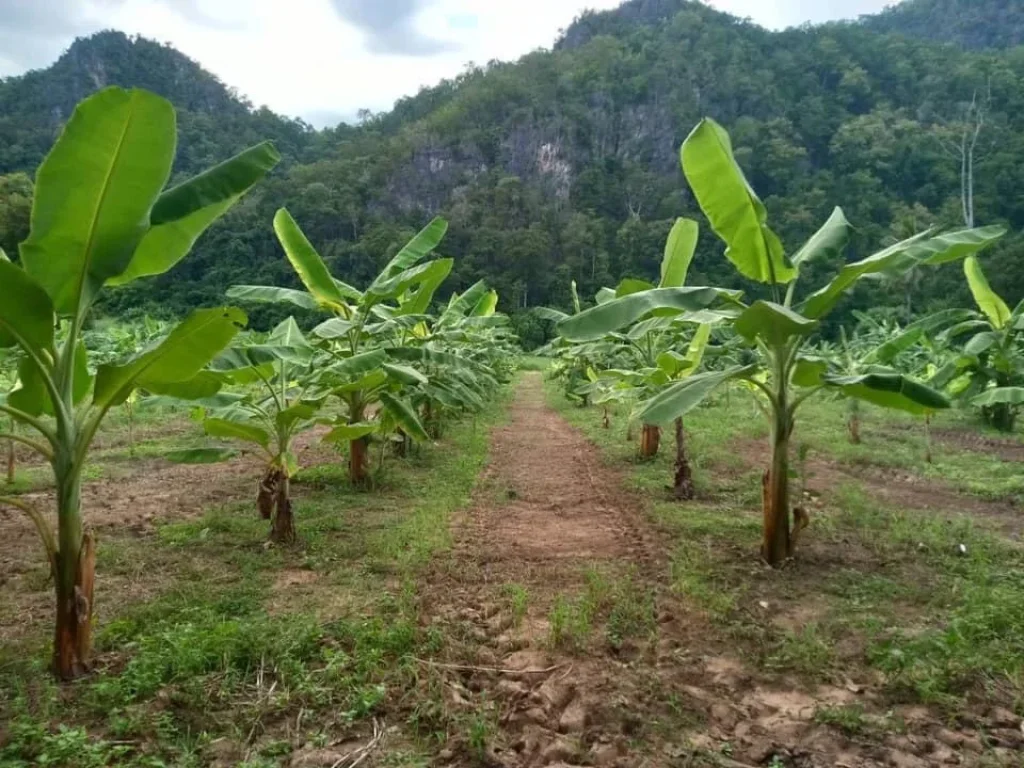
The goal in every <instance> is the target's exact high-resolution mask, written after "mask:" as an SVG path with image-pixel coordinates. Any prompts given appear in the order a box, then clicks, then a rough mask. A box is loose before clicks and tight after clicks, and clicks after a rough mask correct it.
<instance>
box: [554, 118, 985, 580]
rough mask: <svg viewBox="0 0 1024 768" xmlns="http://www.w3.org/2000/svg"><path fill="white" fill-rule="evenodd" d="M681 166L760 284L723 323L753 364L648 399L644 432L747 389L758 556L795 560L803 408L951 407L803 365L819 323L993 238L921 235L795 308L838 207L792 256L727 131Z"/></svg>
mask: <svg viewBox="0 0 1024 768" xmlns="http://www.w3.org/2000/svg"><path fill="white" fill-rule="evenodd" d="M680 160H681V163H682V167H683V173H684V174H685V176H686V178H687V180H688V182H689V184H690V187H691V189H692V190H693V193H694V195H695V197H696V200H697V202H698V204H699V205H700V207H701V209H702V210H703V212H704V214H705V216H706V217H707V218H708V220H709V222H710V224H711V227H712V229H713V230H714V231H715V233H716V234H717V235H718V237H719V238H720V239H721V240H723V241H724V243H725V245H726V250H725V256H726V258H727V259H728V260H729V261H730V262H731V263H732V264H733V266H734V267H735V268H736V270H737V271H738V272H739V273H740V274H741V275H742V276H743V277H745V278H747V279H749V280H751V281H753V282H755V283H758V284H761V285H764V286H765V288H764V289H763V290H765V291H766V293H767V294H768V298H766V299H759V300H756V301H754V302H752V303H751V304H749V305H747V304H743V303H742V302H740V301H739V300H738V299H735V302H736V305H737V308H738V310H739V311H738V313H737V314H736V316H735V317H734V319H732V320H730V321H729V324H730V325H731V327H732V328H733V329H734V330H735V332H736V333H737V334H738V336H740V337H742V339H743V340H744V341H745V343H746V344H747V345H748V346H749V350H750V352H751V360H752V362H750V363H749V364H744V365H739V366H733V367H730V368H727V369H724V370H714V371H706V372H703V373H697V374H695V375H693V376H690V377H688V378H686V379H684V380H682V381H680V382H678V383H676V384H674V385H672V386H671V387H669V388H667V389H666V390H664V391H663V392H660V393H659V394H657V395H655V396H654V397H652V398H651V399H649V400H648V401H646V403H645V404H644V405H643V406H642V408H641V411H640V415H641V418H643V419H644V420H645V421H648V422H650V423H655V424H668V423H671V422H672V421H673V420H675V419H676V418H678V417H680V416H683V415H685V414H686V413H687V412H688V411H690V410H692V409H693V408H695V407H697V406H698V405H699V404H700V403H701V402H702V401H703V400H704V399H705V398H706V397H707V396H708V395H709V394H711V393H712V392H713V391H714V390H715V389H717V388H718V387H720V386H722V385H724V384H726V383H727V382H731V381H736V380H741V381H745V382H749V384H750V385H752V386H753V387H756V389H757V391H758V392H759V393H760V399H759V400H758V401H757V402H758V407H759V408H760V409H761V411H762V412H763V413H764V415H765V417H766V418H767V420H768V422H769V426H770V438H769V441H770V442H769V451H770V461H769V466H768V468H767V470H766V471H765V472H764V475H763V477H762V507H763V513H764V526H763V541H762V547H761V555H762V557H763V558H764V560H765V561H766V562H768V563H769V564H771V565H773V566H778V565H780V564H782V563H783V562H784V561H785V560H786V559H788V558H789V557H791V556H792V555H793V553H794V550H795V546H796V542H797V537H798V535H799V533H800V531H801V530H802V529H803V528H804V527H805V526H806V525H807V523H808V520H807V517H806V514H805V513H804V512H803V511H802V510H801V508H800V507H796V508H794V509H793V510H792V512H793V514H794V520H793V521H792V524H791V520H790V513H791V509H790V494H789V461H790V457H789V453H790V451H789V448H790V440H791V437H792V435H793V429H794V426H795V423H796V415H797V412H798V410H799V408H800V406H801V405H802V404H803V403H804V402H806V401H807V399H808V398H809V397H811V396H813V395H815V394H816V393H818V392H821V391H823V390H832V391H835V392H839V393H841V394H843V395H844V396H847V397H855V398H859V399H862V400H866V401H868V402H872V403H875V404H877V405H880V406H883V407H888V408H898V409H902V410H905V411H909V412H911V413H918V414H921V413H926V412H928V411H929V410H935V409H941V408H947V407H949V405H950V403H949V400H948V399H947V398H946V397H945V396H944V395H942V394H940V393H939V392H936V391H934V390H933V389H931V388H929V387H927V386H925V385H923V384H921V383H920V382H918V381H915V380H914V379H912V378H910V377H909V376H906V375H904V374H901V373H898V372H893V373H863V374H860V375H853V376H850V375H843V374H842V373H841V372H838V371H835V370H832V369H830V361H829V360H822V359H820V358H816V357H814V356H811V355H808V354H805V352H804V350H805V347H807V345H808V342H809V340H810V339H811V337H812V336H813V335H814V334H815V333H816V332H817V330H818V328H819V326H820V323H821V320H822V318H824V317H825V316H826V315H828V313H829V312H831V311H832V310H833V309H834V308H835V306H836V305H837V304H838V303H839V301H840V300H841V299H842V298H843V296H844V295H845V294H846V293H847V292H848V291H849V290H850V289H851V288H852V287H853V286H854V285H856V284H857V283H858V282H859V281H860V280H861V279H863V278H865V277H867V276H868V275H873V274H882V273H889V274H892V273H899V272H903V271H906V270H908V269H911V268H914V267H918V266H925V265H934V264H942V263H946V262H951V261H954V260H957V259H962V258H964V257H967V256H969V255H971V254H974V253H977V252H978V251H980V250H982V249H983V248H985V247H986V246H988V245H990V244H991V243H993V242H995V241H996V240H998V239H999V238H1000V237H1002V235H1003V234H1004V230H1003V229H1001V228H998V227H986V228H981V229H970V230H962V231H957V232H949V233H945V234H938V235H937V234H935V233H933V232H930V231H929V232H923V233H921V234H919V235H916V236H914V237H911V238H909V239H907V240H904V241H902V242H899V243H896V244H894V245H892V246H890V247H888V248H885V249H884V250H882V251H880V252H878V253H875V254H873V255H871V256H869V257H867V258H865V259H862V260H860V261H855V262H852V263H847V264H845V265H844V266H843V267H841V268H840V270H839V272H838V274H837V275H836V276H835V277H834V278H833V279H832V280H831V281H830V282H828V283H827V284H825V285H824V286H822V287H821V288H819V289H817V290H815V291H813V292H811V293H809V294H808V295H806V296H803V297H802V298H799V299H798V296H797V290H796V289H797V284H798V279H799V277H800V274H801V271H802V269H803V267H804V266H805V265H807V264H809V263H811V262H812V261H814V260H818V259H822V258H824V257H836V256H839V255H840V254H842V253H843V252H844V251H845V248H846V244H847V241H848V239H849V234H850V229H851V228H850V224H849V223H848V222H847V220H846V217H845V216H844V215H843V212H842V210H841V209H839V208H836V209H835V211H834V212H833V213H832V215H831V217H830V218H829V219H828V221H827V222H826V223H825V224H824V226H822V228H821V229H820V230H819V231H818V232H817V233H815V234H814V235H813V236H812V237H811V238H810V240H808V241H807V243H806V244H805V245H804V246H803V247H802V248H801V249H800V250H798V251H797V252H796V253H795V254H793V256H792V257H787V255H786V253H785V250H784V248H783V245H782V243H781V241H780V240H779V238H778V236H777V235H776V234H775V233H774V232H773V231H772V230H771V229H770V228H769V226H768V223H767V211H766V209H765V207H764V204H763V203H762V202H761V200H760V199H759V198H758V197H757V195H756V194H755V193H754V191H753V189H752V188H751V187H750V185H749V183H748V182H747V180H746V178H745V177H744V175H743V172H742V170H741V169H740V167H739V165H738V164H737V162H736V159H735V157H734V155H733V151H732V146H731V143H730V139H729V136H728V134H727V133H726V131H725V130H724V129H723V128H722V127H721V126H720V125H718V124H717V123H716V122H714V121H713V120H710V119H705V120H703V121H702V122H701V123H700V124H699V125H698V126H697V127H696V128H695V129H694V130H693V131H692V132H691V133H690V135H689V136H688V137H687V139H686V141H685V142H684V143H683V145H682V148H681V151H680ZM709 292H712V289H708V288H703V289H701V288H654V289H648V290H645V291H640V292H637V293H633V294H630V295H628V296H622V297H618V298H616V299H614V300H612V301H609V302H608V303H606V304H604V305H601V306H598V307H595V308H593V309H589V310H587V311H585V312H583V313H581V314H579V315H577V316H575V317H571V318H567V319H565V320H563V321H562V322H561V323H559V325H558V330H559V332H560V333H561V334H562V335H563V336H565V337H566V338H568V339H571V340H578V341H585V340H587V339H591V338H600V337H601V336H603V335H604V334H606V333H609V332H611V331H614V330H617V329H618V328H622V327H625V326H628V325H629V324H630V323H633V322H635V321H636V320H639V319H641V318H643V317H648V316H652V314H653V313H657V314H660V315H671V314H673V313H675V314H682V313H684V312H690V313H693V312H696V311H697V310H701V309H705V308H707V307H708V306H709V305H710V304H711V303H712V301H713V299H711V298H709V297H708V293H709Z"/></svg>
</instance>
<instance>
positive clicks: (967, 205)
mask: <svg viewBox="0 0 1024 768" xmlns="http://www.w3.org/2000/svg"><path fill="white" fill-rule="evenodd" d="M991 103H992V86H991V83H989V84H987V85H986V87H985V93H984V96H983V97H982V98H981V99H979V97H978V92H977V91H975V92H974V94H973V95H972V97H971V103H970V104H968V105H967V107H966V108H965V110H964V115H963V118H962V119H961V120H960V121H959V122H958V123H956V136H957V139H956V141H955V142H954V141H943V142H942V145H943V147H944V148H945V150H946V151H947V152H948V153H949V154H951V155H952V156H954V157H956V158H957V159H958V160H959V162H960V206H961V210H962V212H963V217H964V224H965V225H966V226H967V227H971V228H973V227H974V220H975V218H974V164H975V159H976V157H977V152H978V140H979V139H980V138H981V133H982V131H983V130H984V128H985V121H986V119H987V117H988V112H989V107H990V105H991Z"/></svg>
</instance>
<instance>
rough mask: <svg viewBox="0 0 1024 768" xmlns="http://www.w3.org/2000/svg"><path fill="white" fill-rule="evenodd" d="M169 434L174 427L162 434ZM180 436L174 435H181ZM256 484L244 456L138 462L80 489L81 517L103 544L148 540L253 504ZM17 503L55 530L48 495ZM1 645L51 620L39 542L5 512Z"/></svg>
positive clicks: (122, 584)
mask: <svg viewBox="0 0 1024 768" xmlns="http://www.w3.org/2000/svg"><path fill="white" fill-rule="evenodd" d="M167 428H168V429H171V430H175V429H176V427H175V426H174V425H173V424H172V425H169V426H168V427H167ZM179 431H180V430H179ZM320 434H322V432H316V433H313V432H311V433H307V434H306V435H303V436H302V438H301V439H300V441H299V445H298V449H299V451H300V454H305V456H304V459H305V460H306V461H307V463H309V461H308V460H309V459H310V458H312V456H313V455H315V454H316V453H317V452H318V451H320V452H322V451H324V450H325V449H324V448H322V447H321V446H319V445H318V444H316V436H318V435H320ZM259 476H260V464H259V461H258V460H257V459H256V458H255V457H253V456H251V455H242V456H239V457H237V458H235V459H232V460H230V461H226V462H223V463H219V464H200V465H187V464H174V463H171V462H169V461H167V460H165V459H152V458H140V459H134V460H124V461H117V462H115V463H114V464H112V465H111V466H108V467H107V468H106V471H105V473H104V476H103V477H102V478H101V479H99V480H96V481H94V482H88V483H86V484H85V485H84V487H83V489H82V510H83V515H84V517H85V520H86V524H87V527H88V529H89V530H91V531H92V532H93V533H94V534H95V535H96V536H97V538H98V540H99V541H100V542H101V543H102V542H104V541H111V540H117V539H124V538H129V537H142V536H147V535H149V534H151V533H152V532H153V530H154V528H155V527H156V525H157V524H160V523H166V522H169V521H173V520H180V519H185V518H189V517H196V516H199V515H201V514H202V513H203V511H204V510H208V509H209V508H210V507H214V506H217V505H222V504H229V503H236V502H238V501H241V500H245V499H249V498H252V499H255V495H256V486H257V482H258V480H259ZM18 498H19V499H20V500H21V501H24V502H27V503H29V504H31V505H33V506H34V507H35V508H36V509H39V510H42V511H44V512H46V513H47V516H48V518H49V519H50V522H51V524H52V525H54V526H56V515H55V513H54V512H53V509H54V493H53V491H52V490H45V491H38V492H31V493H24V494H21V495H20V496H18ZM173 576H174V574H173V573H166V574H156V573H149V574H146V573H139V574H137V577H136V578H132V579H117V580H110V581H105V582H104V588H103V594H102V599H101V600H100V601H98V602H97V612H98V616H99V620H100V621H101V622H103V621H105V620H106V619H107V617H108V609H113V611H114V612H116V611H117V610H118V608H119V607H120V606H121V605H122V603H123V601H125V600H129V601H134V600H139V599H145V597H146V595H147V594H149V593H150V592H151V591H152V590H151V587H153V588H155V586H156V584H157V583H158V582H159V583H162V584H165V582H166V580H168V579H173ZM0 591H3V593H4V594H5V601H4V605H3V607H2V608H0V643H3V642H7V641H10V640H12V639H14V638H18V637H22V636H25V635H28V634H32V633H37V632H39V630H40V627H42V626H46V625H47V624H48V623H49V622H50V621H52V620H53V616H52V614H53V587H52V584H51V583H50V579H49V575H48V568H47V565H46V559H45V556H44V554H43V549H42V545H41V544H40V543H39V534H38V533H37V532H36V530H35V527H34V526H33V524H32V522H31V521H30V520H29V519H28V517H27V516H25V515H24V514H23V513H21V512H20V511H19V510H16V509H14V508H11V507H3V508H0Z"/></svg>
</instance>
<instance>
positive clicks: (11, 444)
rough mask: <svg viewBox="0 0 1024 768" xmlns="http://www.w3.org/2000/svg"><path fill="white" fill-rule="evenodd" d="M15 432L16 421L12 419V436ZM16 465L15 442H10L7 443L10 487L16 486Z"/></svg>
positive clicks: (8, 481)
mask: <svg viewBox="0 0 1024 768" xmlns="http://www.w3.org/2000/svg"><path fill="white" fill-rule="evenodd" d="M14 430H15V421H14V419H11V434H12V435H13V434H14ZM15 463H16V459H15V454H14V441H13V440H8V441H7V484H8V485H13V484H14V469H15V467H14V465H15Z"/></svg>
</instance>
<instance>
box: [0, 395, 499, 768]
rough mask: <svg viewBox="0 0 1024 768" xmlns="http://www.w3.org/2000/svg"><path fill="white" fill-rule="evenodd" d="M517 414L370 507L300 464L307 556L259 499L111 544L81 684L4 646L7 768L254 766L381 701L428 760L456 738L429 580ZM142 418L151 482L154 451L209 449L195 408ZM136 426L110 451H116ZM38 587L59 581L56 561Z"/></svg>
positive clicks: (326, 733)
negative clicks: (279, 541)
mask: <svg viewBox="0 0 1024 768" xmlns="http://www.w3.org/2000/svg"><path fill="white" fill-rule="evenodd" d="M502 412H503V406H502V405H501V404H498V405H495V406H493V407H492V408H491V409H490V410H489V411H487V412H486V413H484V414H482V415H480V416H479V417H478V418H477V419H475V420H474V419H469V420H467V421H465V422H462V423H459V424H456V425H454V426H453V427H452V428H451V430H450V432H449V433H448V434H447V435H446V436H445V437H444V439H443V440H441V441H440V442H439V443H437V444H436V445H430V446H425V447H423V448H421V449H420V450H418V451H417V452H415V453H414V454H413V455H412V456H411V457H410V458H409V459H406V460H396V459H390V460H389V461H388V463H387V464H386V468H385V470H384V472H383V474H382V475H381V476H380V477H379V478H378V484H377V488H376V490H375V492H373V493H357V492H353V491H352V489H351V488H349V487H348V485H347V480H346V478H345V472H344V468H343V465H342V464H340V463H336V462H331V463H323V464H320V465H318V466H313V467H310V468H308V469H306V470H304V471H303V472H302V474H301V475H300V476H299V477H298V478H297V479H296V482H295V494H296V497H297V509H296V521H297V527H298V530H299V536H300V539H301V543H300V545H299V546H297V547H296V548H294V549H282V548H268V547H267V546H266V545H265V540H266V533H267V532H266V523H265V521H261V520H258V519H257V516H256V514H255V511H254V507H253V504H252V502H251V500H247V499H245V500H243V499H239V500H236V501H232V502H229V503H225V504H221V505H218V506H215V507H212V508H209V509H207V510H206V511H205V512H204V513H203V514H201V515H199V516H195V517H191V518H188V519H181V520H178V521H175V522H168V523H160V522H157V524H156V525H155V527H154V529H153V531H152V533H151V535H143V536H139V535H133V534H131V533H128V534H127V535H126V534H125V533H122V532H119V531H117V530H110V531H106V532H104V535H102V536H101V546H100V550H99V562H98V572H99V574H100V581H99V584H98V589H97V597H98V600H99V601H100V602H101V603H103V607H104V610H103V611H102V614H103V620H102V623H101V625H100V627H99V631H98V637H97V655H98V668H97V670H96V672H95V673H94V674H93V675H91V676H90V677H88V678H86V679H84V680H82V681H80V682H78V683H75V684H73V685H70V686H65V687H59V686H58V685H56V684H55V683H52V682H50V679H49V677H48V674H47V672H46V664H47V653H48V645H47V643H48V640H49V637H48V633H47V632H46V631H45V624H44V625H43V626H40V627H38V628H36V630H37V631H32V632H29V633H28V634H27V635H26V636H23V637H21V638H20V639H19V640H18V641H17V642H12V643H8V644H5V645H4V647H3V650H2V655H0V745H2V746H0V765H3V766H18V765H24V766H29V765H67V766H81V767H82V768H86V767H91V766H105V765H112V764H118V765H138V766H164V765H167V766H171V765H173V766H192V765H195V766H199V765H210V764H218V765H225V766H226V765H244V766H250V767H253V766H270V765H278V764H279V763H280V761H281V759H282V755H284V756H288V755H291V754H292V753H293V752H298V753H301V750H302V749H305V750H306V752H307V753H308V755H312V756H313V757H311V758H310V759H311V760H313V759H314V758H315V757H316V756H315V754H314V753H315V752H316V751H317V750H320V751H321V752H322V753H323V754H322V755H321V757H322V756H323V755H326V754H334V753H337V752H338V749H339V748H340V747H342V746H343V745H344V744H345V742H346V741H347V740H348V739H349V737H350V736H351V733H352V732H353V729H354V728H358V727H360V726H361V725H362V724H364V723H367V722H370V721H371V720H372V719H373V718H374V717H375V716H376V715H377V714H378V713H379V712H380V711H382V710H383V709H384V708H385V707H388V708H391V707H394V708H396V709H397V710H398V711H401V712H403V713H405V714H406V715H408V718H409V723H413V724H414V725H415V727H413V726H412V725H408V724H407V723H403V724H402V725H403V730H402V738H403V739H404V738H406V737H407V738H408V745H407V747H397V748H395V749H394V751H392V753H391V756H390V758H389V763H388V764H389V765H406V764H409V765H413V764H417V765H419V764H423V763H422V762H421V761H417V760H416V755H418V754H420V753H421V752H422V751H423V750H422V749H421V748H420V746H418V745H419V744H420V743H421V742H426V743H430V742H432V741H434V740H436V739H438V738H442V739H443V738H444V736H445V729H447V728H448V727H450V724H449V723H448V722H446V721H445V719H444V718H443V717H442V718H431V717H426V716H424V713H428V712H430V711H432V710H431V706H430V703H429V693H430V691H429V686H428V685H426V683H425V681H424V680H423V674H422V668H421V667H420V665H419V664H417V662H415V661H414V658H415V657H417V656H420V655H422V656H429V655H431V654H432V653H433V652H434V651H435V650H436V648H437V646H438V643H439V642H440V639H439V638H438V637H437V636H436V634H434V633H432V632H431V631H429V629H425V628H423V627H421V626H420V625H419V624H418V621H417V616H418V614H417V610H418V609H417V602H416V600H417V579H418V576H419V574H420V573H421V571H422V569H423V567H424V566H425V564H426V563H427V562H428V561H429V560H430V558H431V557H432V556H434V555H435V554H437V553H438V552H440V551H442V550H444V549H445V548H446V547H448V546H449V544H450V537H449V530H448V520H449V516H450V515H451V513H452V512H453V511H454V510H456V509H459V508H460V507H462V506H464V505H465V504H466V503H467V500H468V498H469V494H470V492H471V490H472V488H473V487H474V484H475V483H476V480H477V477H478V475H479V473H480V470H481V468H482V466H483V464H484V461H485V459H486V456H487V448H488V429H489V427H490V426H491V425H493V424H494V423H496V422H498V421H500V419H501V418H502ZM144 419H148V420H147V421H146V422H144V424H143V425H140V426H143V429H142V432H141V437H142V440H141V442H140V444H139V447H138V451H137V456H138V457H139V458H138V459H136V460H135V464H136V465H140V466H145V467H147V468H149V465H148V464H147V463H146V460H145V459H144V458H143V457H147V456H151V455H156V454H158V453H159V452H160V451H161V450H162V449H164V448H165V445H164V444H165V442H173V443H174V444H175V445H180V444H181V443H182V442H183V441H185V442H188V441H190V440H194V439H195V435H194V429H193V428H192V427H191V426H190V424H189V423H188V422H183V421H182V420H181V415H180V414H177V415H176V414H173V413H170V412H161V413H156V414H152V415H151V416H149V417H144ZM122 428H123V427H122V425H116V426H115V428H114V429H112V430H109V431H108V434H107V435H106V436H105V438H106V439H108V440H111V441H112V442H115V443H118V442H120V441H119V440H118V439H117V438H119V437H123V434H122ZM168 432H170V433H173V434H174V437H169V438H164V437H158V436H157V435H161V434H166V433H168ZM131 463H132V462H131V461H130V460H129V459H128V457H127V448H126V447H124V446H122V445H117V447H112V448H110V449H107V450H101V451H99V452H98V453H97V456H96V460H95V462H94V465H93V467H92V469H91V472H90V477H92V478H97V477H101V476H104V475H107V474H110V473H111V472H113V471H115V470H114V467H115V466H118V467H122V469H121V470H120V471H123V472H125V473H130V472H131V471H132V470H131V468H130V465H131ZM125 464H129V467H128V468H127V469H125V468H123V465H125ZM35 476H36V472H35V470H34V469H27V470H25V471H24V473H20V474H19V487H20V488H22V489H29V488H32V487H35V486H36V485H43V484H44V483H43V481H42V480H39V481H38V483H37V482H35ZM254 484H255V477H253V485H254ZM40 561H41V556H40ZM31 578H32V579H34V580H37V581H43V582H45V578H46V577H45V570H44V565H43V563H42V562H40V563H39V566H38V568H37V569H35V570H34V571H33V572H32V574H31ZM43 586H45V585H43ZM111 591H115V593H116V597H115V595H114V594H111ZM112 602H113V603H115V605H113V606H111V603H112ZM0 616H2V614H0ZM3 618H4V619H7V620H9V621H12V622H13V621H17V618H18V617H12V616H3ZM418 690H419V691H421V692H422V693H423V696H411V695H410V694H412V693H413V692H415V691H418ZM417 713H419V714H417ZM407 726H408V727H407ZM406 754H407V755H408V759H406V757H404V755H406ZM308 755H307V756H308ZM309 764H310V765H319V764H320V763H318V762H310V763H309ZM328 764H330V763H328Z"/></svg>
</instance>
